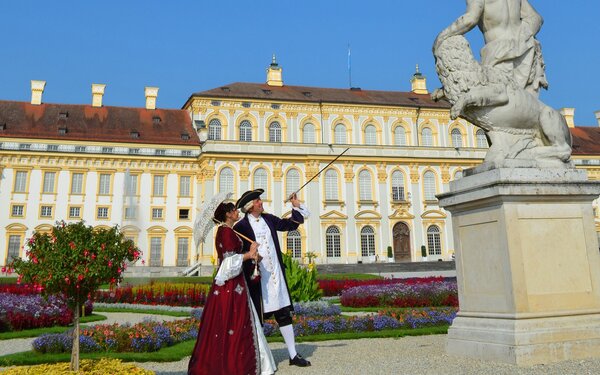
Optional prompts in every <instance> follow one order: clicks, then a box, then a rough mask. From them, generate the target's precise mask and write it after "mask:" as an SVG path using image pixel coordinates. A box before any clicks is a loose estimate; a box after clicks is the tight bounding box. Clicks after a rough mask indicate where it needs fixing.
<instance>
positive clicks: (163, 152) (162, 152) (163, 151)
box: [154, 149, 167, 156]
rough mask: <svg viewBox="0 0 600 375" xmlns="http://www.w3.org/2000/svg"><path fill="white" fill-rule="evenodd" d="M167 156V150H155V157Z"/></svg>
mask: <svg viewBox="0 0 600 375" xmlns="http://www.w3.org/2000/svg"><path fill="white" fill-rule="evenodd" d="M166 154H167V150H162V149H156V150H154V155H156V156H165V155H166Z"/></svg>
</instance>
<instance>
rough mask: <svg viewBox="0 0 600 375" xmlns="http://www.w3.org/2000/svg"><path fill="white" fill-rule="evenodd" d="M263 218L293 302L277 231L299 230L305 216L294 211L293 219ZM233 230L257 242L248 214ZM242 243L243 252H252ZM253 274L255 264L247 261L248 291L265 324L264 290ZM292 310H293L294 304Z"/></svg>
mask: <svg viewBox="0 0 600 375" xmlns="http://www.w3.org/2000/svg"><path fill="white" fill-rule="evenodd" d="M261 216H262V218H263V219H264V220H265V222H266V223H267V225H268V226H269V229H270V230H271V236H272V237H273V243H275V249H276V250H277V251H276V252H277V259H278V260H279V265H280V266H281V270H282V271H283V279H284V281H285V287H286V289H287V292H288V295H290V301H292V298H291V294H290V288H289V287H288V283H287V279H286V277H285V266H284V264H283V256H282V255H281V246H280V245H279V238H278V236H277V231H279V232H289V231H291V230H296V229H298V226H299V225H300V224H302V223H304V216H302V214H301V213H300V212H298V211H297V210H292V217H291V218H289V219H281V218H279V217H277V216H275V215H271V214H267V213H264V212H263V213H262V215H261ZM233 229H235V230H236V231H237V232H239V233H241V234H243V235H244V236H246V237H248V238H250V239H251V240H253V241H256V237H255V236H254V230H252V226H251V225H250V221H249V220H248V214H246V216H244V218H243V219H242V220H240V221H238V222H237V223H236V224H235V225H234V226H233ZM242 242H243V243H244V245H243V249H242V252H243V253H246V252H248V251H249V250H250V243H249V242H248V241H246V240H243V241H242ZM253 272H254V264H253V263H252V260H247V261H245V262H244V276H245V277H246V282H247V284H248V289H249V290H250V297H251V298H252V302H253V303H254V307H255V308H256V312H257V313H258V316H259V318H260V320H261V322H263V309H262V288H261V286H260V280H252V279H251V276H252V273H253ZM291 308H292V310H293V302H292V306H291Z"/></svg>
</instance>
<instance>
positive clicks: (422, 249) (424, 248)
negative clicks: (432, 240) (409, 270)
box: [421, 245, 427, 258]
mask: <svg viewBox="0 0 600 375" xmlns="http://www.w3.org/2000/svg"><path fill="white" fill-rule="evenodd" d="M421 256H422V257H423V258H427V248H426V247H425V245H421Z"/></svg>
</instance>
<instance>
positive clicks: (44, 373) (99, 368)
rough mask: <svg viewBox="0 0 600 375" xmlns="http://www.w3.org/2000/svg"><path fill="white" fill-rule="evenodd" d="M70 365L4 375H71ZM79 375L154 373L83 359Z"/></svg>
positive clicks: (116, 361) (22, 369) (9, 371)
mask: <svg viewBox="0 0 600 375" xmlns="http://www.w3.org/2000/svg"><path fill="white" fill-rule="evenodd" d="M69 365H70V364H69V363H66V362H63V363H56V364H52V365H49V364H44V365H38V366H19V367H10V368H8V369H6V370H5V371H4V372H3V373H2V374H4V375H23V374H27V375H49V374H71V373H72V372H70V371H69ZM78 374H79V375H86V374H90V375H92V374H111V375H151V374H154V372H153V371H149V370H145V369H143V368H140V367H137V366H135V365H133V364H131V363H122V362H121V360H119V359H108V358H103V359H101V360H99V361H94V360H90V359H82V360H81V361H80V362H79V372H78Z"/></svg>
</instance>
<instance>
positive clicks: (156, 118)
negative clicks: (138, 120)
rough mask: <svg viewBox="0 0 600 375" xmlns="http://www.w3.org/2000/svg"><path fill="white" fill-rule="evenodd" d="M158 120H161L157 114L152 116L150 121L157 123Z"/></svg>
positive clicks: (158, 122)
mask: <svg viewBox="0 0 600 375" xmlns="http://www.w3.org/2000/svg"><path fill="white" fill-rule="evenodd" d="M160 122H161V119H160V117H158V116H154V117H152V123H153V124H154V125H159V124H160Z"/></svg>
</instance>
